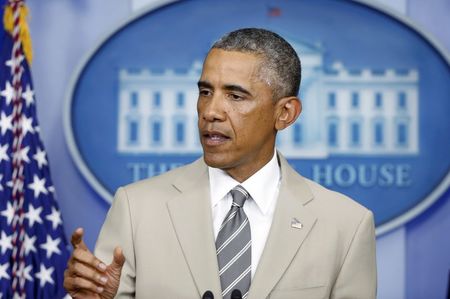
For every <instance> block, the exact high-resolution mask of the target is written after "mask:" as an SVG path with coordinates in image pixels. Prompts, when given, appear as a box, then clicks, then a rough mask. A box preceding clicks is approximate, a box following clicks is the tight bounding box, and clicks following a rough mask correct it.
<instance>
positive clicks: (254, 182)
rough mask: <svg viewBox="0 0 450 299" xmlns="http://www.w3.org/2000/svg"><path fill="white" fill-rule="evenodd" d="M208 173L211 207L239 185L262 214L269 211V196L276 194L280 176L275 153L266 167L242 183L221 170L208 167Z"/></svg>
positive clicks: (270, 198) (271, 198)
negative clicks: (248, 194)
mask: <svg viewBox="0 0 450 299" xmlns="http://www.w3.org/2000/svg"><path fill="white" fill-rule="evenodd" d="M208 171H209V183H210V188H211V205H212V206H213V207H214V206H216V205H217V204H218V203H219V201H220V200H221V199H222V198H224V197H225V196H226V195H227V194H228V192H230V190H231V189H233V188H234V187H236V186H237V185H241V186H242V187H244V188H245V189H246V190H247V191H248V193H250V195H251V197H252V198H253V200H254V201H255V203H256V205H257V206H258V208H259V209H260V210H261V212H262V213H263V214H266V213H267V211H268V209H269V206H270V202H271V200H273V196H271V195H272V194H275V193H276V191H277V189H278V185H279V183H280V176H281V174H280V166H279V165H278V158H277V152H276V151H274V155H273V157H272V159H271V160H270V161H269V162H268V163H267V164H266V165H264V166H263V167H262V168H261V169H260V170H258V171H257V172H256V173H255V174H253V175H252V176H251V177H249V178H248V179H247V180H245V181H244V182H242V183H239V182H238V181H236V180H235V179H233V178H232V177H231V176H229V175H228V174H227V173H226V172H225V171H223V170H222V169H219V168H213V167H208ZM261 186H264V188H261ZM268 195H269V196H268Z"/></svg>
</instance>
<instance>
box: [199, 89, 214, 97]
mask: <svg viewBox="0 0 450 299" xmlns="http://www.w3.org/2000/svg"><path fill="white" fill-rule="evenodd" d="M198 93H199V94H200V95H201V96H203V97H207V96H210V95H211V94H212V93H211V91H210V90H208V89H200V90H199V91H198Z"/></svg>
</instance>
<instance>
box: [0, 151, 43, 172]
mask: <svg viewBox="0 0 450 299" xmlns="http://www.w3.org/2000/svg"><path fill="white" fill-rule="evenodd" d="M0 157H1V156H0ZM33 159H34V160H36V162H37V164H38V166H39V168H42V166H44V165H47V164H48V163H47V158H46V157H45V151H43V150H41V149H40V148H38V149H37V151H36V154H34V155H33ZM0 161H1V160H0Z"/></svg>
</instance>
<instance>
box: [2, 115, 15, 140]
mask: <svg viewBox="0 0 450 299" xmlns="http://www.w3.org/2000/svg"><path fill="white" fill-rule="evenodd" d="M12 118H13V117H12V114H11V115H6V114H5V112H3V111H2V113H1V114H0V131H1V132H2V135H5V133H6V131H8V130H12V128H13V125H12Z"/></svg>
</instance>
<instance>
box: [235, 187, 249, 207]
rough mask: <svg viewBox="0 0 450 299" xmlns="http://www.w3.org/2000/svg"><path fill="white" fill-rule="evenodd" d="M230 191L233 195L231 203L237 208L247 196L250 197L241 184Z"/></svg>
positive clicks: (241, 205) (242, 204)
mask: <svg viewBox="0 0 450 299" xmlns="http://www.w3.org/2000/svg"><path fill="white" fill-rule="evenodd" d="M230 192H231V196H232V197H233V204H234V205H237V206H238V207H239V208H242V207H243V206H244V203H245V201H246V200H247V198H249V197H250V194H248V192H247V190H245V189H244V187H242V186H241V185H237V186H236V187H234V188H233V189H232V190H231V191H230Z"/></svg>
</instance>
